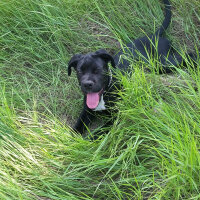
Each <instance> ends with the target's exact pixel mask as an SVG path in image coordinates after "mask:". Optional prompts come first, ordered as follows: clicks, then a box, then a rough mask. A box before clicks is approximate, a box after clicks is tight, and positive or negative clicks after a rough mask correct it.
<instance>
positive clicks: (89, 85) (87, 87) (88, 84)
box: [83, 81, 94, 90]
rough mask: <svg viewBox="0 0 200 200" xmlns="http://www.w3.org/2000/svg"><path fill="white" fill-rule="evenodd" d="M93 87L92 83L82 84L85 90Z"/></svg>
mask: <svg viewBox="0 0 200 200" xmlns="http://www.w3.org/2000/svg"><path fill="white" fill-rule="evenodd" d="M93 85H94V83H93V82H92V81H86V82H84V83H83V86H84V88H85V89H87V90H90V89H92V87H93Z"/></svg>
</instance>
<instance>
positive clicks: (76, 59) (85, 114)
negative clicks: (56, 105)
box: [68, 0, 194, 134]
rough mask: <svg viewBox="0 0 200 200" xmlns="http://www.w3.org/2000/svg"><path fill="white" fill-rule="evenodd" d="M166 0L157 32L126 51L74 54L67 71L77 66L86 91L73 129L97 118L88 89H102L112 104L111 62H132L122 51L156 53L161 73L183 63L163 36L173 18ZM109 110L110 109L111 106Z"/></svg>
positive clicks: (80, 128)
mask: <svg viewBox="0 0 200 200" xmlns="http://www.w3.org/2000/svg"><path fill="white" fill-rule="evenodd" d="M163 2H164V4H165V19H164V21H163V23H162V25H161V27H160V28H159V29H158V30H157V31H156V32H155V33H154V34H152V35H148V36H144V37H142V38H138V39H136V40H133V41H132V42H130V43H128V44H127V45H126V46H125V47H124V50H125V51H122V50H120V51H119V52H118V53H116V54H115V56H114V57H112V56H111V55H109V54H108V53H107V52H106V51H105V50H98V51H96V52H93V53H88V54H86V55H83V54H77V55H74V56H73V57H72V58H71V60H70V61H69V66H68V74H69V75H71V68H72V67H74V69H75V70H76V73H77V78H78V81H79V84H80V86H81V90H82V92H83V94H84V107H83V110H82V112H81V114H80V116H79V118H78V120H77V122H76V124H75V126H74V130H76V131H78V132H79V133H81V134H82V133H83V132H84V129H85V127H86V126H88V125H89V123H90V122H91V121H92V119H93V118H94V115H93V113H94V111H93V110H92V109H90V108H89V107H88V106H87V104H86V95H87V94H88V93H94V92H99V91H101V90H102V91H103V95H104V100H105V102H106V103H109V104H111V103H113V101H114V100H113V99H114V96H112V93H111V91H112V90H113V89H114V86H113V83H110V82H111V76H110V75H109V69H108V63H109V62H110V63H111V65H112V67H118V68H119V69H120V70H127V69H128V67H129V62H128V60H126V59H123V58H121V55H123V54H126V53H127V54H129V55H130V54H131V55H132V57H133V59H135V60H137V59H139V58H140V59H142V60H144V61H145V62H148V57H149V55H151V56H157V57H158V58H159V61H160V64H161V65H162V67H163V68H162V70H161V69H160V73H163V72H165V73H169V72H171V71H172V69H173V68H171V67H168V66H169V65H170V66H172V65H173V66H177V65H180V64H181V63H183V61H184V60H183V58H182V57H181V56H180V55H179V54H178V53H177V52H176V51H175V50H174V49H173V48H172V46H171V44H170V41H169V40H168V39H166V38H164V37H163V33H164V31H165V30H166V29H167V27H168V26H169V24H170V22H171V5H170V3H169V1H168V0H163ZM188 57H191V58H192V59H194V56H193V55H192V54H188ZM112 82H113V79H112ZM111 99H112V101H111ZM106 112H107V113H109V110H107V111H106Z"/></svg>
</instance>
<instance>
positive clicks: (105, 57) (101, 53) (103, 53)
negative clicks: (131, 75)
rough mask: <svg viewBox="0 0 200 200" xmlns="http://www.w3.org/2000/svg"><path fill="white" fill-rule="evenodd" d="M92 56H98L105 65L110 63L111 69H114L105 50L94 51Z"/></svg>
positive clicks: (110, 57)
mask: <svg viewBox="0 0 200 200" xmlns="http://www.w3.org/2000/svg"><path fill="white" fill-rule="evenodd" d="M94 56H98V57H100V58H102V59H103V60H105V61H106V62H107V63H108V62H111V65H112V67H114V68H115V67H116V66H115V61H114V59H113V57H112V56H111V55H110V54H108V52H107V51H106V50H105V49H100V50H98V51H96V52H95V55H94Z"/></svg>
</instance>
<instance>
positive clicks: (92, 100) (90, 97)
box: [86, 92, 100, 109]
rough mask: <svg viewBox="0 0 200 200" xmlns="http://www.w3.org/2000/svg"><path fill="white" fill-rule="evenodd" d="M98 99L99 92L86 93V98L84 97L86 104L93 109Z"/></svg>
mask: <svg viewBox="0 0 200 200" xmlns="http://www.w3.org/2000/svg"><path fill="white" fill-rule="evenodd" d="M99 99H100V97H99V92H96V93H88V94H87V99H86V104H87V106H88V108H90V109H95V108H96V107H97V106H98V104H99Z"/></svg>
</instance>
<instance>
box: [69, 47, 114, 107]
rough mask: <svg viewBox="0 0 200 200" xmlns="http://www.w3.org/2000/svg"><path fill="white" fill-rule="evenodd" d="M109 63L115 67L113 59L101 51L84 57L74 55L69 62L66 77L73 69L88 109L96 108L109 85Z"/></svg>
mask: <svg viewBox="0 0 200 200" xmlns="http://www.w3.org/2000/svg"><path fill="white" fill-rule="evenodd" d="M109 62H111V65H112V66H113V67H115V63H114V60H113V57H112V56H111V55H109V54H108V53H107V52H106V51H105V50H103V49H102V50H98V51H96V52H94V53H88V54H86V55H83V54H76V55H74V56H73V57H72V58H71V60H70V61H69V64H68V75H69V76H70V75H71V68H72V67H74V69H75V70H76V74H77V78H78V81H79V84H80V86H81V90H82V92H83V93H84V95H86V104H87V106H88V107H89V108H90V109H95V108H96V107H97V106H98V104H99V101H100V98H101V95H102V94H103V92H104V90H105V89H106V87H107V86H108V84H109V73H108V70H109V68H108V63H109Z"/></svg>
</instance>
